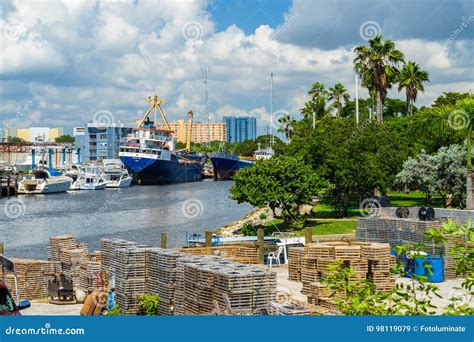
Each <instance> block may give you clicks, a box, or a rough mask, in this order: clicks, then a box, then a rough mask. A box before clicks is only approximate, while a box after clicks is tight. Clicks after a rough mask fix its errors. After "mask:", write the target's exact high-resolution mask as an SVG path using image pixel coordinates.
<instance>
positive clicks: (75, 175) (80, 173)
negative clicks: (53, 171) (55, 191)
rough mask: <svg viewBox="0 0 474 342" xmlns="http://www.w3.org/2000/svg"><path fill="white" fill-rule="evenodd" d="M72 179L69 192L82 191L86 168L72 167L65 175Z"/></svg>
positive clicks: (74, 165)
mask: <svg viewBox="0 0 474 342" xmlns="http://www.w3.org/2000/svg"><path fill="white" fill-rule="evenodd" d="M64 174H65V175H66V176H68V177H70V178H71V179H72V185H71V188H70V189H69V190H81V185H82V184H84V180H85V179H84V168H83V167H82V166H81V165H76V164H73V165H70V166H69V169H68V170H67V171H66V172H65V173H64Z"/></svg>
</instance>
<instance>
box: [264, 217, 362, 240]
mask: <svg viewBox="0 0 474 342" xmlns="http://www.w3.org/2000/svg"><path fill="white" fill-rule="evenodd" d="M356 226H357V220H337V219H334V220H324V221H319V220H317V221H310V222H309V224H308V227H311V228H312V229H313V235H327V234H349V233H354V232H355V229H356ZM286 230H287V226H286V224H285V222H283V220H282V219H274V220H271V221H269V222H268V223H267V224H266V225H265V235H270V234H271V233H273V232H277V231H281V232H283V231H286ZM297 233H298V235H301V236H302V235H304V231H303V230H301V231H298V232H297Z"/></svg>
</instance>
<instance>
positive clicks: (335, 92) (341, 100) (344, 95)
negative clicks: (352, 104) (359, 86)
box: [328, 83, 350, 117]
mask: <svg viewBox="0 0 474 342" xmlns="http://www.w3.org/2000/svg"><path fill="white" fill-rule="evenodd" d="M349 97H350V96H349V93H348V92H347V89H346V88H345V87H344V85H343V84H342V83H336V84H335V85H334V87H333V88H329V96H328V99H329V100H332V101H333V106H334V108H335V109H336V116H337V117H339V116H340V114H341V108H342V106H343V104H346V103H347V102H348V101H349Z"/></svg>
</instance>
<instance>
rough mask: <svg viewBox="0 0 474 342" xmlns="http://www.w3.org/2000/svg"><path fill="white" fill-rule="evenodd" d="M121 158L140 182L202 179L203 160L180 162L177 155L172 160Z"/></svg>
mask: <svg viewBox="0 0 474 342" xmlns="http://www.w3.org/2000/svg"><path fill="white" fill-rule="evenodd" d="M120 160H122V162H123V164H124V165H125V166H126V167H127V169H128V172H129V173H130V174H131V175H132V176H133V179H134V182H135V183H138V184H172V183H184V182H195V181H199V180H201V179H202V170H203V163H202V162H200V161H195V162H192V163H180V162H179V161H178V158H177V157H176V156H175V155H173V156H172V159H171V160H156V159H152V158H140V157H128V156H120Z"/></svg>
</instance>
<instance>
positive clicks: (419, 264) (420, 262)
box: [414, 256, 427, 276]
mask: <svg viewBox="0 0 474 342" xmlns="http://www.w3.org/2000/svg"><path fill="white" fill-rule="evenodd" d="M414 273H415V274H416V275H417V276H425V275H426V273H427V272H426V270H425V257H424V256H419V257H417V258H415V267H414Z"/></svg>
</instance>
